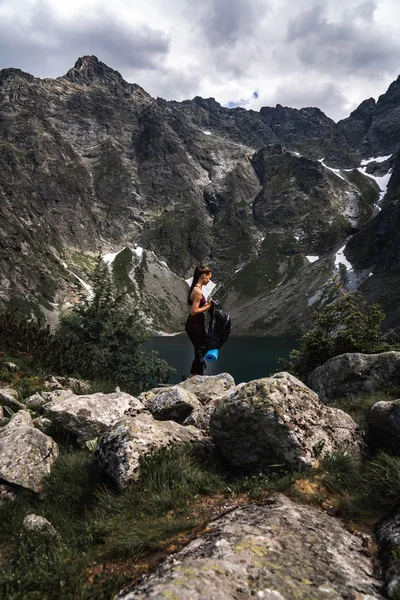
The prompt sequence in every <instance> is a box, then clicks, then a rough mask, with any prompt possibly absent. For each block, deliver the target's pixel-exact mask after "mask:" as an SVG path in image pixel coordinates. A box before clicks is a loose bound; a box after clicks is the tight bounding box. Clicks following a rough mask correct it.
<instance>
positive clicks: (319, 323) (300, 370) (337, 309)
mask: <svg viewBox="0 0 400 600" xmlns="http://www.w3.org/2000/svg"><path fill="white" fill-rule="evenodd" d="M337 287H338V290H339V292H340V296H339V298H338V299H337V300H336V301H335V302H333V303H331V304H329V305H327V306H326V307H325V308H324V310H322V311H321V312H316V313H315V314H314V315H313V320H314V323H315V325H314V327H313V328H312V329H310V330H309V331H306V332H305V333H304V334H303V336H302V338H301V343H300V348H299V349H296V350H292V352H291V353H290V359H291V360H290V361H288V360H285V359H280V361H279V369H280V370H283V369H285V370H288V371H290V372H291V373H293V374H294V375H296V376H297V377H299V378H300V379H303V380H304V381H305V380H306V379H307V377H308V376H309V375H310V374H311V373H312V372H313V371H314V369H316V368H317V367H319V366H320V365H322V364H324V363H325V362H326V361H327V360H328V359H330V358H332V357H333V356H338V355H340V354H344V353H346V352H362V353H364V354H375V353H379V352H386V351H388V350H396V349H399V346H394V345H390V344H389V343H388V342H387V341H386V340H385V339H384V337H383V335H382V329H381V325H382V322H383V320H384V319H385V313H384V312H383V311H382V309H381V308H380V306H379V305H378V304H368V303H367V302H366V300H365V299H364V298H363V296H362V294H361V293H360V292H345V291H344V290H343V288H342V287H341V286H340V285H338V286H337Z"/></svg>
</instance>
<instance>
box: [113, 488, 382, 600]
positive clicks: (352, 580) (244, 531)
mask: <svg viewBox="0 0 400 600" xmlns="http://www.w3.org/2000/svg"><path fill="white" fill-rule="evenodd" d="M380 587H381V586H380V582H379V581H377V580H376V579H375V578H374V575H373V566H372V561H371V558H370V556H369V553H368V549H367V544H366V540H365V539H363V537H361V536H357V535H355V534H352V533H349V531H347V530H346V529H345V528H344V527H343V525H342V524H341V523H340V522H339V521H338V520H337V519H335V518H333V517H330V516H328V515H327V514H325V513H324V512H322V511H321V510H320V509H318V508H315V507H311V506H302V505H298V504H294V503H293V502H291V501H290V500H289V499H288V498H286V497H285V496H281V495H279V496H275V497H273V498H271V499H269V500H267V501H265V502H263V503H262V504H251V505H248V506H244V507H242V508H238V509H236V510H234V511H231V512H229V513H228V514H226V515H224V516H223V517H221V518H219V519H217V520H215V521H213V522H211V523H210V524H209V525H208V527H207V531H206V532H205V533H204V534H203V535H202V536H201V537H200V538H198V539H196V540H194V541H192V542H190V544H189V545H188V546H186V547H185V548H184V549H183V550H181V551H180V552H178V553H177V554H175V555H174V556H173V557H170V558H169V559H168V560H167V561H166V562H165V563H164V564H163V565H161V567H159V568H158V569H157V571H156V572H155V573H153V574H151V575H150V576H148V577H145V578H144V579H143V580H142V581H140V582H139V583H138V584H136V585H133V586H132V589H131V590H129V589H126V590H123V591H122V592H121V593H120V594H119V595H118V596H117V598H116V599H115V600H134V599H136V598H141V599H142V600H159V599H161V598H171V599H176V600H178V599H179V600H205V599H207V600H208V599H212V600H231V599H232V598H237V599H239V598H240V599H243V600H244V599H247V598H248V599H250V598H263V599H264V600H293V599H295V598H296V599H298V600H344V599H349V600H350V598H352V599H354V600H356V599H357V600H382V598H383V597H382V596H381V594H380Z"/></svg>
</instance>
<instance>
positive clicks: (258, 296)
mask: <svg viewBox="0 0 400 600" xmlns="http://www.w3.org/2000/svg"><path fill="white" fill-rule="evenodd" d="M399 106H400V100H399V81H396V82H394V83H393V84H392V85H391V86H390V88H389V89H388V91H387V93H386V94H384V95H382V96H381V97H380V98H379V100H378V102H377V103H376V104H375V102H374V101H373V100H372V101H371V100H369V101H366V103H363V104H362V105H361V106H360V107H359V108H358V109H357V110H356V111H354V112H353V113H352V115H350V117H349V118H348V119H347V120H344V121H342V122H341V123H340V124H335V123H334V122H333V121H332V120H331V119H329V118H328V117H327V116H326V115H324V114H323V113H322V112H321V111H320V110H319V109H318V108H315V107H308V108H303V109H300V110H297V109H291V108H288V107H283V106H281V105H277V106H276V107H263V108H262V109H261V110H260V112H255V111H247V110H245V109H243V108H236V109H227V108H224V107H222V106H221V105H220V104H218V102H216V101H215V100H214V99H213V98H208V99H203V98H198V97H197V98H194V99H193V100H190V101H185V102H166V101H165V100H162V99H154V98H152V97H151V96H150V95H149V94H147V93H146V92H145V91H144V90H143V89H142V88H140V87H139V86H138V85H136V84H131V83H128V82H126V81H124V80H123V78H122V77H121V75H120V74H119V73H117V72H116V71H115V70H113V69H111V68H110V67H108V66H107V65H105V64H104V63H102V62H100V61H99V60H98V59H97V58H96V57H94V56H84V57H81V58H79V59H78V61H77V63H76V65H75V66H74V67H73V68H72V69H70V70H69V71H68V73H67V74H66V75H65V76H63V77H58V78H57V79H55V80H52V79H45V80H40V79H38V78H35V77H32V76H31V75H29V74H27V73H23V72H22V71H20V70H18V69H4V70H2V71H1V72H0V110H1V114H2V121H1V124H0V160H1V164H2V167H3V168H2V174H1V175H0V191H1V197H2V203H1V206H0V221H1V227H0V283H1V285H0V301H1V302H8V301H10V300H11V299H13V298H18V299H19V300H20V302H22V307H23V308H24V309H25V310H26V311H27V312H28V313H29V314H30V313H31V311H33V313H34V314H36V315H40V314H43V313H44V314H45V315H46V316H47V317H48V318H49V319H51V318H54V316H55V314H56V313H57V312H58V310H59V309H61V308H62V307H63V305H64V302H65V300H66V299H71V297H72V298H74V297H75V296H76V293H77V291H78V290H79V289H81V284H80V283H79V279H78V277H80V278H81V279H83V280H85V281H86V280H87V276H88V272H89V271H90V269H88V268H86V267H87V263H90V262H91V263H93V259H94V256H93V248H101V250H102V252H103V253H104V254H105V253H107V254H110V253H111V254H114V255H115V254H116V253H117V252H118V251H121V250H122V249H124V250H123V251H122V253H121V256H119V255H118V256H117V257H116V260H117V262H116V264H115V269H114V266H113V269H114V271H115V273H116V275H117V279H118V285H119V286H120V287H121V288H123V289H128V294H129V295H130V296H131V298H132V299H133V301H134V302H136V303H137V305H139V307H140V310H141V311H142V312H143V314H144V315H145V316H146V317H147V318H148V319H149V323H151V324H152V325H153V327H154V329H163V330H164V331H179V330H181V329H182V320H183V316H184V311H183V308H184V306H182V297H184V295H185V285H186V284H185V283H184V282H183V281H182V279H181V278H182V277H187V276H188V275H189V272H190V270H191V269H192V268H193V265H194V264H202V263H206V264H208V263H209V264H210V265H211V266H212V269H213V272H214V275H215V276H216V277H217V279H220V280H223V281H225V282H227V286H226V288H225V290H224V292H225V300H226V302H225V304H226V308H227V310H229V311H230V312H231V313H232V315H233V317H234V318H235V319H236V322H237V323H238V331H239V330H240V331H241V332H242V333H250V334H266V333H269V334H271V335H273V334H276V333H280V334H283V333H293V332H298V331H299V330H300V328H301V326H302V325H304V324H305V323H307V322H308V320H309V318H310V314H311V312H312V308H311V307H310V305H309V303H308V300H309V298H307V293H308V290H309V289H311V288H312V287H313V286H316V289H314V290H312V291H311V294H310V295H311V297H313V296H314V294H315V293H316V292H317V291H319V290H321V289H324V288H323V286H325V284H326V282H327V275H326V272H325V267H326V266H329V268H330V269H332V267H333V263H334V260H333V256H334V254H335V253H336V252H337V250H338V248H340V246H341V245H343V244H344V243H345V242H346V240H347V238H348V236H349V235H350V234H352V233H354V232H355V231H356V230H359V229H360V228H363V227H364V225H365V224H366V222H367V221H368V219H369V218H370V217H371V216H372V211H373V209H374V204H375V203H376V200H377V196H378V190H377V189H376V184H375V182H374V181H373V180H372V179H371V178H368V177H367V176H365V174H364V173H361V172H357V174H356V175H355V174H354V173H355V172H350V171H345V170H342V171H340V172H339V171H338V170H337V168H342V169H344V168H347V169H356V168H357V167H359V166H360V159H361V158H362V157H364V158H366V157H367V156H373V155H375V156H378V155H379V153H382V152H384V153H386V154H391V153H394V152H397V150H398V148H399V146H400V134H399V132H400V122H399V118H398V112H399ZM43 139H45V140H46V143H43ZM377 153H378V154H377ZM322 157H324V159H325V164H323V163H322V161H321V158H322ZM325 165H328V166H325ZM332 167H333V168H334V169H333V170H332ZM310 215H311V216H310ZM368 226H369V225H368ZM374 231H375V234H376V240H377V241H378V245H379V244H380V239H381V238H380V235H379V228H377V229H374ZM397 231H398V230H397ZM397 231H396V230H395V229H392V230H391V236H392V237H393V239H394V238H395V237H396V235H397ZM360 233H361V232H360ZM10 239H12V240H13V243H12V244H10V243H9V240H10ZM391 239H392V238H391ZM385 241H386V238H385ZM395 245H397V242H396V244H395ZM142 248H144V251H143V252H142ZM141 252H142V253H141ZM390 254H391V255H392V256H395V253H394V252H390ZM314 255H318V256H319V257H320V259H321V265H320V266H321V268H320V269H312V270H310V269H309V261H308V260H307V258H306V257H307V256H314ZM323 261H328V262H329V265H325V264H322V263H323ZM316 271H318V273H317V276H316ZM230 278H232V279H230ZM316 279H318V282H317V283H318V285H316V284H315V281H316ZM302 282H304V289H301V290H300V293H298V294H297V295H296V296H295V297H296V306H293V307H292V309H291V310H290V311H288V305H289V304H290V298H291V299H292V300H291V302H292V304H293V294H292V292H293V288H294V289H295V290H297V289H298V286H299V283H300V284H301V283H302ZM263 286H264V287H263ZM288 286H289V287H288ZM292 286H293V287H292ZM393 289H394V286H393ZM31 290H35V293H34V295H32V294H28V292H30V291H31ZM155 293H156V294H157V302H153V301H152V300H153V298H154V295H155ZM22 297H23V301H22V300H21V298H22ZM287 297H288V298H289V301H286V298H287ZM322 300H326V298H318V299H317V300H315V301H314V304H315V303H316V306H317V307H318V306H320V305H322ZM320 301H321V302H320ZM285 304H286V306H285ZM299 305H300V307H299ZM397 306H398V305H397ZM299 308H300V310H299ZM314 308H315V306H314ZM288 314H290V318H289V317H288ZM246 315H247V317H246ZM279 321H282V322H281V323H279ZM82 391H83V390H82Z"/></svg>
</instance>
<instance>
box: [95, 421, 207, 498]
mask: <svg viewBox="0 0 400 600" xmlns="http://www.w3.org/2000/svg"><path fill="white" fill-rule="evenodd" d="M177 444H181V445H182V444H190V445H191V446H192V448H193V449H194V450H195V451H196V452H199V453H201V454H206V453H207V452H209V451H211V450H212V448H213V444H212V442H211V440H210V439H209V438H207V437H205V436H204V435H203V434H202V433H201V432H200V431H199V430H198V429H196V428H195V427H191V426H188V427H184V426H183V425H179V424H178V423H175V422H174V421H156V420H154V419H153V417H152V416H151V415H150V414H148V413H141V414H139V415H137V416H136V417H130V418H127V419H125V420H124V421H123V422H121V423H119V424H117V425H115V426H114V427H112V428H111V429H109V430H108V431H107V432H106V433H105V434H104V435H102V436H101V438H100V439H99V443H98V446H97V448H96V450H95V456H96V458H97V460H98V462H99V463H100V465H101V467H102V468H103V469H104V470H105V471H106V472H107V473H108V474H109V475H110V477H112V478H113V479H114V481H115V482H116V483H117V485H118V487H119V488H121V489H123V488H124V487H126V486H127V485H128V483H130V482H131V481H136V480H137V479H138V478H139V475H140V462H141V460H142V459H143V458H144V457H146V456H149V455H150V454H153V453H154V452H156V451H157V450H159V449H160V448H164V447H166V446H170V445H177Z"/></svg>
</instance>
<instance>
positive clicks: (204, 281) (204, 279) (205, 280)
mask: <svg viewBox="0 0 400 600" xmlns="http://www.w3.org/2000/svg"><path fill="white" fill-rule="evenodd" d="M211 277H212V273H208V275H206V274H204V275H203V285H207V283H208V282H209V281H210V279H211Z"/></svg>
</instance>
